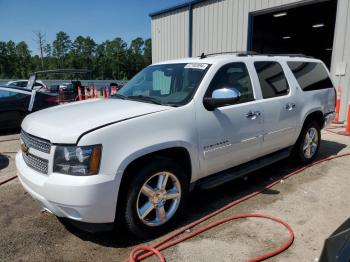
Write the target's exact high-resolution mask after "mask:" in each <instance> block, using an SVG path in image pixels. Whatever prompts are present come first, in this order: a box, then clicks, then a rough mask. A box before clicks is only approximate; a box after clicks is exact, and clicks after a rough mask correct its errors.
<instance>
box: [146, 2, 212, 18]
mask: <svg viewBox="0 0 350 262" xmlns="http://www.w3.org/2000/svg"><path fill="white" fill-rule="evenodd" d="M203 1H206V0H192V1H188V2H185V3H182V4H178V5H175V6H172V7H169V8H166V9H162V10H159V11H156V12H152V13H150V14H149V16H150V17H155V16H157V15H161V14H165V13H169V12H172V11H176V10H179V9H182V8H185V7H190V6H191V5H194V4H197V3H200V2H203Z"/></svg>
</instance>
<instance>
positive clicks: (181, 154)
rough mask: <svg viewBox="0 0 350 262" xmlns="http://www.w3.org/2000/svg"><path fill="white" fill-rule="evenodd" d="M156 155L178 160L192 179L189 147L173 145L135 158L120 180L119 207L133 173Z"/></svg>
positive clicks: (189, 178)
mask: <svg viewBox="0 0 350 262" xmlns="http://www.w3.org/2000/svg"><path fill="white" fill-rule="evenodd" d="M156 157H166V158H170V159H172V160H174V161H176V162H177V163H178V164H179V165H181V167H182V168H183V170H184V172H185V174H186V175H187V177H188V181H190V180H191V174H192V166H191V158H190V154H189V152H188V151H187V149H185V148H183V147H172V148H167V149H163V150H159V151H156V152H152V153H150V154H147V155H144V156H141V157H139V158H137V159H135V160H133V161H132V162H131V163H130V164H129V165H128V166H127V167H126V169H125V171H124V174H123V177H122V180H121V182H120V186H119V193H118V204H117V208H119V207H120V206H121V205H119V203H120V201H123V200H122V198H123V196H125V193H126V192H125V189H126V188H127V187H126V185H128V184H129V182H130V180H131V178H132V177H133V176H132V175H131V174H133V173H134V172H136V171H137V170H138V169H139V168H140V167H142V166H144V165H146V164H147V162H148V161H151V160H152V159H154V158H156Z"/></svg>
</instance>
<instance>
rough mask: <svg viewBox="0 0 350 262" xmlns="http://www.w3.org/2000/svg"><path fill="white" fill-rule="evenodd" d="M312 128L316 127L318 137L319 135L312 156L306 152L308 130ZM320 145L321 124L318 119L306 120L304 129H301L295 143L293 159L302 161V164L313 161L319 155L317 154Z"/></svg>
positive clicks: (298, 161)
mask: <svg viewBox="0 0 350 262" xmlns="http://www.w3.org/2000/svg"><path fill="white" fill-rule="evenodd" d="M310 129H314V130H316V132H317V137H318V140H317V143H316V144H317V148H316V150H315V152H314V153H313V154H312V156H311V157H306V155H307V154H306V153H305V152H304V142H305V139H306V135H307V132H308V131H309V130H310ZM320 145H321V128H320V126H319V124H318V123H317V122H316V121H308V122H306V123H305V124H304V126H303V129H302V130H301V133H300V135H299V138H298V140H297V142H296V143H295V145H294V147H293V152H292V157H293V160H294V161H296V162H297V163H301V164H309V163H311V162H312V161H314V160H315V158H316V157H317V154H318V152H319V150H320Z"/></svg>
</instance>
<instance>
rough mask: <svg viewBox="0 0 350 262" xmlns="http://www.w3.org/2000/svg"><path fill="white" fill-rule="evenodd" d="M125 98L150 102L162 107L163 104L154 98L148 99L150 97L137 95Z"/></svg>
mask: <svg viewBox="0 0 350 262" xmlns="http://www.w3.org/2000/svg"><path fill="white" fill-rule="evenodd" d="M127 98H128V99H133V100H141V101H147V102H151V103H153V104H157V105H163V103H162V102H161V101H159V100H158V99H156V98H153V97H150V96H143V95H138V96H128V97H127Z"/></svg>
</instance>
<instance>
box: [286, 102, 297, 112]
mask: <svg viewBox="0 0 350 262" xmlns="http://www.w3.org/2000/svg"><path fill="white" fill-rule="evenodd" d="M295 107H296V105H295V104H294V103H287V104H286V107H285V108H286V110H288V111H292V110H293V109H294V108H295Z"/></svg>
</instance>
